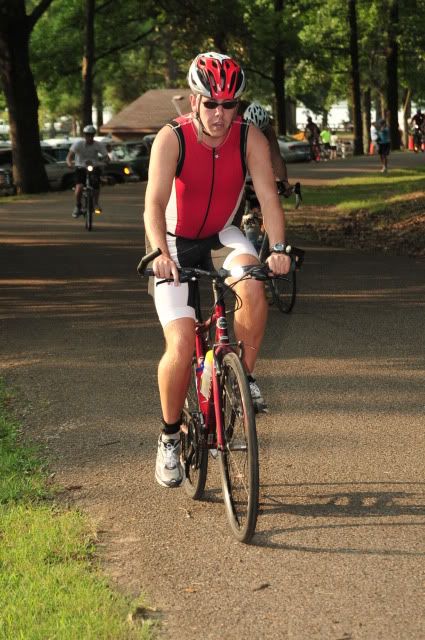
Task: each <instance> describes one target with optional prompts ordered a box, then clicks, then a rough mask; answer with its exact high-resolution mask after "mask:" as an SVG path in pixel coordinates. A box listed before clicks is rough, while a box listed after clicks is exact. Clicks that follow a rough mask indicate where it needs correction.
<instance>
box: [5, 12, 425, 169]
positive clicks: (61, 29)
mask: <svg viewBox="0 0 425 640" xmlns="http://www.w3.org/2000/svg"><path fill="white" fill-rule="evenodd" d="M423 18H425V3H424V2H423V0H403V2H400V0H348V1H347V0H328V1H327V2H326V3H323V2H322V0H234V2H232V3H228V2H227V0H205V2H203V3H202V6H201V5H200V4H199V2H195V0H187V1H186V2H184V3H182V2H179V1H177V0H159V1H153V0H143V2H142V1H141V0H121V2H119V3H117V2H116V1H115V0H0V22H1V25H0V78H1V88H2V90H3V94H4V96H3V97H2V96H0V105H1V104H2V103H4V104H5V105H6V106H7V108H8V111H9V118H11V120H12V122H11V125H12V126H13V128H14V131H15V132H16V135H15V136H14V138H13V140H12V142H13V144H14V147H15V148H16V149H18V147H19V145H21V144H23V143H24V142H23V141H24V140H25V144H26V145H27V144H28V140H29V137H28V138H27V136H28V135H29V134H28V133H26V134H25V135H23V137H22V136H21V135H19V130H20V128H21V129H22V125H20V124H19V123H20V122H22V119H23V118H25V115H24V112H25V109H31V108H32V109H34V108H35V110H36V111H37V112H38V110H40V111H41V112H42V113H43V117H45V118H48V119H55V118H57V117H59V116H61V115H69V116H71V117H72V118H73V119H74V122H75V123H80V124H84V123H85V121H87V119H88V118H91V110H92V109H91V107H92V104H94V105H95V106H96V107H97V110H98V113H99V114H100V119H101V118H102V109H103V107H104V106H105V105H107V106H109V107H111V108H112V109H113V110H114V111H116V110H118V109H120V108H121V107H122V106H123V105H125V104H128V103H129V102H131V101H132V100H134V99H136V98H137V97H139V96H140V95H141V94H142V93H144V92H145V91H146V90H148V89H151V88H162V87H170V86H177V87H178V86H185V84H186V72H187V67H188V64H189V62H190V60H191V59H192V58H193V57H194V55H196V53H198V52H199V51H202V50H218V51H221V52H224V53H229V54H231V55H233V56H234V57H236V58H237V59H238V60H239V61H240V62H241V64H242V65H243V66H244V68H245V70H246V73H247V77H248V88H247V97H249V98H253V99H255V100H257V101H259V102H262V103H263V104H265V105H267V106H269V107H270V108H271V109H272V110H273V112H274V116H275V122H276V127H277V129H278V131H279V132H280V133H285V132H286V130H287V129H288V127H289V128H290V129H291V130H293V127H294V123H293V122H292V121H290V120H288V117H287V115H288V109H287V108H285V107H287V105H288V104H294V102H298V103H300V102H301V103H303V104H304V106H305V107H306V109H308V110H310V111H312V112H314V113H317V114H321V115H322V118H323V121H324V122H325V123H326V118H327V113H328V111H329V109H330V107H331V106H332V104H334V103H335V102H337V101H340V100H344V99H346V100H347V101H348V103H349V106H350V109H351V113H352V114H353V122H354V126H355V131H354V134H355V138H356V137H357V142H358V143H359V144H358V145H357V147H356V148H357V149H358V152H361V144H360V142H361V140H360V138H361V130H362V128H363V129H364V131H365V132H366V133H365V136H366V137H367V135H368V131H369V127H370V119H371V115H370V114H371V107H373V108H375V110H376V112H377V114H378V115H384V114H385V115H387V116H388V117H389V120H390V123H391V126H392V130H393V131H395V130H396V128H398V120H397V110H398V108H400V106H402V105H403V107H404V108H405V109H406V110H407V111H408V110H409V107H410V103H411V101H412V100H413V101H414V102H415V103H419V104H420V103H421V102H422V101H425V74H424V73H423V71H424V70H425V53H424V51H425V46H424V45H425V42H424V41H425V34H424V33H423V29H422V28H421V25H422V22H423ZM11 25H13V30H14V33H15V35H16V34H18V35H19V37H18V36H17V37H18V40H19V41H20V42H21V43H22V52H20V53H19V56H18V52H17V51H16V47H15V48H14V46H13V44H12V42H11V39H10V26H11ZM8 29H9V35H8ZM25 52H26V55H27V67H28V73H29V74H30V75H31V81H30V84H31V82H32V83H33V85H34V96H33V97H32V98H31V100H30V101H27V102H26V103H25V105H24V107H25V108H23V109H20V110H16V108H15V109H14V107H13V105H12V104H11V96H13V95H16V92H17V89H18V88H19V86H21V90H22V77H21V78H19V77H18V73H17V69H18V66H19V65H18V64H17V61H18V57H20V59H21V60H22V58H23V57H24V54H25ZM26 82H28V77H27V80H26ZM12 87H13V90H12ZM18 93H19V91H18ZM30 102H32V106H31V105H30ZM407 111H406V112H407ZM15 115H16V116H17V118H18V119H17V121H16V122H15ZM362 115H363V121H362ZM37 135H38V131H37ZM16 157H17V158H18V161H19V157H20V153H19V152H18V151H16ZM33 160H34V159H33ZM41 173H42V172H41Z"/></svg>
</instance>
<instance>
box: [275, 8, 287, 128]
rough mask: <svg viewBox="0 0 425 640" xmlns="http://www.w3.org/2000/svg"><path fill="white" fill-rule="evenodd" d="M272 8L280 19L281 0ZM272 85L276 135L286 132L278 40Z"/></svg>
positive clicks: (281, 50)
mask: <svg viewBox="0 0 425 640" xmlns="http://www.w3.org/2000/svg"><path fill="white" fill-rule="evenodd" d="M274 10H275V12H276V14H277V18H278V21H280V19H281V15H282V11H283V0H275V3H274ZM273 85H274V92H275V97H276V120H277V133H278V135H285V134H286V110H285V57H284V55H283V46H282V43H281V42H278V43H277V44H276V46H275V52H274V60H273Z"/></svg>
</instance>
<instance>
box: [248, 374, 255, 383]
mask: <svg viewBox="0 0 425 640" xmlns="http://www.w3.org/2000/svg"><path fill="white" fill-rule="evenodd" d="M247 378H248V382H255V378H254V377H253V376H252V375H251V374H250V373H248V375H247Z"/></svg>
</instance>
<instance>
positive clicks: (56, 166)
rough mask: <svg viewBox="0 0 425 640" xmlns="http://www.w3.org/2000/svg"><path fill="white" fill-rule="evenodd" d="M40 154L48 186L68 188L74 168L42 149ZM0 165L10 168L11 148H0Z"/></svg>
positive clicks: (72, 183) (72, 182) (3, 167)
mask: <svg viewBox="0 0 425 640" xmlns="http://www.w3.org/2000/svg"><path fill="white" fill-rule="evenodd" d="M42 156H43V160H44V165H45V168H46V173H47V178H48V180H49V186H50V188H51V189H70V188H71V186H73V185H74V170H73V169H70V168H69V167H68V165H67V164H66V162H56V160H55V158H54V157H53V156H51V155H49V154H48V153H47V152H46V151H42ZM0 167H1V168H2V169H6V170H9V171H11V170H12V149H0Z"/></svg>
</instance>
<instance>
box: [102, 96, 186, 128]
mask: <svg viewBox="0 0 425 640" xmlns="http://www.w3.org/2000/svg"><path fill="white" fill-rule="evenodd" d="M189 95H190V90H189V89H151V90H150V91H146V93H144V94H143V95H141V96H140V98H137V100H135V101H134V102H132V103H130V104H129V105H127V106H126V107H124V109H122V111H120V112H119V113H117V114H116V115H114V116H113V117H112V118H111V120H109V122H106V123H105V124H104V125H102V127H101V128H100V131H101V133H103V134H105V135H107V134H110V135H112V137H113V138H116V139H118V140H131V139H132V138H133V139H134V138H141V137H143V136H144V135H146V134H149V133H157V131H159V129H161V127H163V126H164V124H166V123H167V122H169V121H170V120H172V119H173V118H175V117H177V115H178V113H177V110H176V107H175V106H174V104H173V102H172V98H174V97H175V96H181V99H180V100H176V101H175V102H176V103H177V105H178V107H179V108H180V110H181V112H182V113H188V112H189V111H190V102H189Z"/></svg>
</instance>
